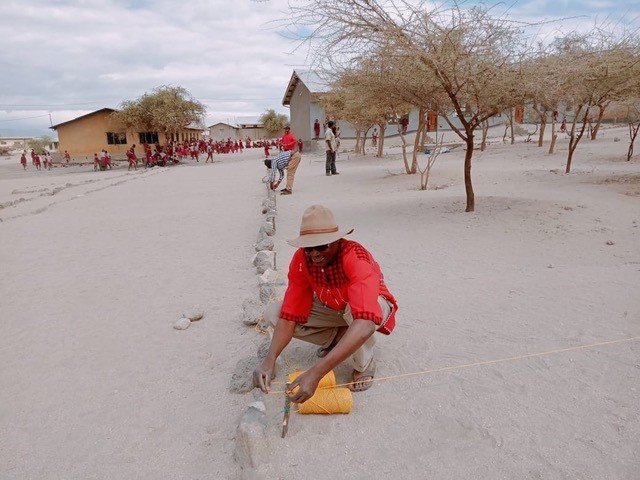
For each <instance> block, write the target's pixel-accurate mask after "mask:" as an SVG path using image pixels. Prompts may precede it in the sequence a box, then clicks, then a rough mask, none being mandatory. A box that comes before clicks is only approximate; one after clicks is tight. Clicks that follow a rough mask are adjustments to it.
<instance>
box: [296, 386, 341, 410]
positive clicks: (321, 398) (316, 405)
mask: <svg viewBox="0 0 640 480" xmlns="http://www.w3.org/2000/svg"><path fill="white" fill-rule="evenodd" d="M352 406H353V397H352V396H351V390H349V389H348V388H345V387H338V388H326V389H324V390H321V389H318V390H316V393H315V394H314V395H313V397H311V398H310V399H309V400H307V401H306V402H304V403H301V404H300V405H299V406H298V413H302V414H309V413H321V414H328V415H331V414H333V413H349V412H351V407H352Z"/></svg>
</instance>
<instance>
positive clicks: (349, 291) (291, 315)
mask: <svg viewBox="0 0 640 480" xmlns="http://www.w3.org/2000/svg"><path fill="white" fill-rule="evenodd" d="M314 294H315V295H316V296H317V297H318V299H319V300H320V302H322V303H323V304H324V305H326V306H327V307H329V308H332V309H333V310H337V311H343V310H344V309H345V308H346V306H347V305H349V306H350V307H351V314H352V316H353V318H354V320H355V319H364V320H371V321H372V322H374V323H375V324H376V325H378V326H379V328H378V331H379V332H381V333H384V334H386V335H388V334H390V333H391V331H392V330H393V328H394V327H395V323H396V320H395V313H396V311H397V310H398V304H397V303H396V299H395V298H394V297H393V295H392V294H391V292H389V290H388V289H387V286H386V285H385V283H384V280H383V277H382V272H381V271H380V266H379V265H378V263H377V262H376V261H375V260H374V259H373V257H372V255H371V253H369V251H367V250H366V249H365V248H364V247H363V246H362V245H360V244H359V243H357V242H353V241H350V240H344V239H342V240H340V249H339V251H338V255H337V258H336V259H335V260H334V261H333V263H332V264H331V265H327V266H326V267H324V268H321V267H318V266H316V265H314V264H313V262H312V261H311V259H310V258H308V256H307V255H306V254H305V253H304V251H303V249H301V248H300V249H298V250H297V251H296V253H295V254H294V255H293V258H292V259H291V264H290V265H289V286H288V287H287V291H286V292H285V294H284V300H283V302H282V309H281V311H280V318H283V319H285V320H289V321H292V322H296V323H306V322H307V318H308V316H309V312H310V311H311V305H312V303H313V296H314ZM380 295H382V296H383V297H384V298H385V299H387V300H388V301H389V303H390V304H391V305H392V306H393V308H392V311H391V314H390V315H389V318H387V320H386V321H385V322H384V323H383V318H382V309H381V308H380V305H379V304H378V296H380Z"/></svg>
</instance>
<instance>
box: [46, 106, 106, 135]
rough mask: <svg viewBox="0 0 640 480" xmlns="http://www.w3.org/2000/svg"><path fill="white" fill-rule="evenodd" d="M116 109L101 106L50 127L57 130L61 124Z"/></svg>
mask: <svg viewBox="0 0 640 480" xmlns="http://www.w3.org/2000/svg"><path fill="white" fill-rule="evenodd" d="M115 111H116V110H114V109H113V108H106V107H105V108H101V109H99V110H94V111H93V112H89V113H85V114H84V115H80V116H79V117H76V118H72V119H71V120H67V121H66V122H60V123H56V124H55V125H52V126H50V127H49V128H50V129H51V130H56V129H57V128H58V127H59V126H60V125H66V124H67V123H71V122H75V121H76V120H81V119H83V118H85V117H88V116H90V115H94V114H96V113H100V112H110V113H111V112H115Z"/></svg>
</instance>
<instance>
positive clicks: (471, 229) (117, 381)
mask: <svg viewBox="0 0 640 480" xmlns="http://www.w3.org/2000/svg"><path fill="white" fill-rule="evenodd" d="M501 133H502V132H500V135H501ZM616 135H617V136H619V137H621V138H622V141H621V142H617V143H616V142H614V141H613V138H614V136H616ZM397 143H398V141H397V139H392V140H391V141H389V142H388V147H389V148H388V150H389V155H388V156H387V157H385V158H384V159H382V160H380V159H375V158H373V157H371V156H369V157H361V156H354V155H353V154H350V155H348V154H346V153H343V154H340V156H339V159H338V168H339V170H340V172H341V175H340V176H336V177H325V175H324V165H323V160H322V157H321V155H319V154H308V155H305V156H304V157H303V160H302V164H301V166H300V168H299V170H298V172H299V173H298V176H297V178H296V184H295V188H294V195H292V196H289V197H279V198H278V213H279V214H278V231H277V234H276V249H277V251H278V258H279V268H280V270H281V272H284V271H285V269H286V265H287V263H288V259H289V258H290V256H291V254H292V253H293V249H292V248H291V247H289V246H287V244H286V243H285V242H284V240H285V239H286V238H289V237H291V236H295V233H296V231H297V228H298V224H299V218H300V215H301V213H302V211H303V210H304V208H306V207H307V206H308V205H310V204H312V203H323V204H325V205H327V206H328V207H330V208H332V209H333V210H334V211H335V213H336V216H337V217H338V221H339V222H340V223H341V224H344V225H346V224H350V225H353V226H355V227H356V231H355V233H354V235H353V238H354V239H356V240H358V241H360V242H362V243H363V244H364V245H365V246H367V247H368V248H369V249H370V250H371V251H372V252H373V254H374V256H375V257H376V258H377V260H378V261H379V263H380V264H381V266H382V268H383V271H384V273H385V277H386V280H387V283H388V285H389V288H390V289H391V290H392V292H393V293H394V294H395V295H396V296H397V298H398V302H399V304H400V308H401V310H400V312H399V316H398V326H397V328H396V330H395V331H394V333H393V334H392V335H391V336H389V337H382V336H379V337H378V339H379V342H378V347H377V348H378V350H377V356H376V358H377V362H378V375H379V376H387V375H396V374H401V373H405V372H412V371H419V370H425V369H430V368H437V367H443V366H447V365H460V364H467V363H471V362H477V361H485V360H493V359H499V358H503V357H511V356H514V355H520V354H527V353H535V352H542V351H547V350H553V349H559V348H564V347H571V346H577V345H582V344H589V343H594V342H600V341H606V340H613V339H620V338H626V337H633V336H638V335H640V294H639V293H638V286H639V285H640V196H639V194H640V168H639V167H638V162H639V161H638V160H637V158H636V159H634V160H633V161H632V162H629V163H628V162H625V161H624V160H623V157H624V151H625V150H626V143H625V130H624V129H615V130H614V129H609V130H605V131H604V132H603V135H602V137H601V138H599V139H598V140H597V141H596V142H589V141H588V140H584V141H583V143H582V144H581V145H580V146H579V147H578V151H577V153H576V158H575V159H574V173H572V174H571V175H568V176H567V175H564V174H563V173H561V172H563V165H564V156H565V153H566V142H565V141H564V140H562V141H561V143H560V145H559V148H558V152H557V153H556V154H554V155H553V156H548V155H546V153H545V152H544V151H543V149H538V148H536V147H535V146H534V145H530V144H526V145H525V144H522V143H519V144H518V145H515V146H511V145H501V142H500V143H498V144H496V145H492V146H490V147H489V149H488V150H487V151H486V152H484V153H480V152H478V154H477V157H476V161H475V164H474V167H473V168H474V170H473V172H474V173H473V174H474V180H475V189H476V195H477V197H476V210H477V211H476V213H470V214H465V213H463V209H464V197H463V193H464V186H463V183H462V157H463V152H462V151H461V150H460V149H457V150H454V151H453V152H451V153H448V154H445V155H442V156H441V157H440V158H439V159H438V162H437V163H436V166H435V167H434V171H433V174H432V180H431V184H430V186H431V187H438V189H430V190H428V191H426V192H424V191H419V190H418V188H417V187H418V178H416V176H406V175H401V174H400V173H401V172H402V160H401V158H400V157H399V149H398V148H397V146H394V145H397ZM347 146H348V144H347ZM347 157H348V158H347ZM223 158H224V160H223V161H222V162H221V163H216V164H214V165H202V164H201V165H188V166H181V167H176V168H169V169H154V170H152V171H144V170H142V171H138V172H137V173H126V171H123V170H114V171H112V172H100V173H94V172H92V171H91V172H86V170H87V167H84V168H79V167H78V168H74V169H54V171H53V172H33V171H30V172H27V173H26V174H25V173H24V172H22V171H21V167H20V165H19V164H18V161H17V158H12V159H9V160H2V164H0V203H3V204H5V205H8V202H12V201H15V200H18V199H19V198H25V201H22V202H21V203H18V204H16V205H14V206H7V207H6V208H4V209H1V210H0V218H1V219H2V220H3V221H2V222H1V223H0V232H1V237H0V238H2V243H3V247H2V249H1V250H0V252H1V253H0V264H1V265H2V273H3V274H2V276H1V278H2V280H1V282H2V283H1V284H0V285H1V291H2V298H3V300H2V302H1V305H0V315H1V317H2V332H3V335H2V339H3V340H2V344H1V345H0V362H1V364H2V370H1V373H0V385H1V386H2V388H1V389H0V478H2V479H30V478H33V479H36V478H37V479H57V478H64V479H67V478H83V479H93V478H96V479H102V478H141V479H165V478H166V479H196V478H197V479H218V478H224V479H226V478H237V477H238V475H239V471H238V468H237V466H236V465H235V463H234V461H233V458H232V451H233V445H234V444H233V437H234V433H235V432H234V428H235V425H236V424H237V420H238V418H239V416H240V414H241V413H242V411H243V409H244V407H245V406H246V405H247V404H248V403H249V402H250V401H251V400H252V398H253V396H252V394H246V395H234V394H230V393H228V391H227V384H228V381H229V378H230V376H231V373H232V372H233V368H234V366H235V363H236V362H237V361H238V360H239V359H240V358H242V357H245V356H247V355H250V354H252V352H254V351H255V348H256V346H257V345H258V343H259V342H260V341H261V340H262V337H261V336H260V334H258V333H257V332H255V331H254V330H252V329H250V328H248V327H244V326H243V325H242V324H241V322H240V321H239V317H240V313H241V309H240V305H241V303H242V301H243V300H244V299H246V298H255V297H256V296H257V289H256V284H257V278H256V276H255V273H254V271H253V268H252V267H251V265H250V259H251V256H252V253H253V248H252V244H253V242H254V241H255V237H256V233H257V228H258V225H259V222H260V221H261V214H260V211H259V205H260V202H261V200H262V199H263V198H264V190H263V187H262V185H261V184H260V182H259V180H260V177H261V176H262V175H263V173H264V167H263V166H262V164H261V163H260V162H259V161H258V160H257V159H258V158H259V152H258V151H257V149H256V151H251V152H245V154H244V155H243V156H242V157H240V156H236V157H223ZM83 169H84V170H85V172H81V171H79V170H83ZM88 181H90V182H88ZM85 182H86V183H85ZM55 187H65V188H63V189H61V190H59V191H57V192H56V193H55V194H54V195H51V194H50V193H51V192H52V191H53V188H55ZM45 188H46V189H49V190H46V191H39V190H41V189H45ZM14 191H17V192H19V193H12V192H14ZM30 191H33V192H32V193H28V192H30ZM41 194H44V195H42V196H41ZM608 243H609V244H608ZM194 305H200V306H202V308H203V309H204V310H205V313H206V316H205V318H204V319H203V320H202V321H200V322H198V323H195V324H193V325H192V326H191V327H190V328H189V329H188V330H185V331H176V330H173V329H172V328H171V325H172V323H173V321H175V320H176V319H177V318H178V317H179V316H180V314H181V313H183V311H185V310H188V309H189V308H191V307H193V306H194ZM313 351H314V348H313V346H309V345H305V344H303V343H300V342H297V341H294V343H292V345H291V346H290V347H289V348H288V349H287V350H286V359H287V363H289V365H290V366H291V367H301V368H304V367H307V366H308V365H310V362H311V361H313ZM338 374H339V380H340V379H342V380H347V379H348V378H347V375H348V371H347V370H345V369H343V368H341V369H339V370H338ZM280 378H282V376H280ZM281 400H282V398H281V397H280V396H276V395H270V396H267V397H266V403H267V406H268V413H269V420H270V429H269V447H268V448H269V449H270V452H271V454H272V457H271V462H270V463H269V464H268V465H265V466H264V472H265V473H266V474H267V478H277V479H290V478H301V479H316V478H317V479H324V478H349V479H365V478H381V479H382V478H403V479H405V478H406V479H416V478H434V479H480V478H481V479H497V478H505V479H515V478H523V479H524V478H526V479H529V478H531V479H536V478H541V479H542V478H544V479H547V478H553V479H555V478H571V479H574V478H576V479H637V478H640V473H639V472H640V455H639V452H640V418H639V409H638V405H640V342H631V343H625V344H618V345H610V346H604V347H598V348H593V349H585V350H579V351H572V352H567V353H559V354H554V355H550V356H545V357H538V358H529V359H524V360H518V361H512V362H506V363H501V364H496V365H489V366H482V367H477V368H469V369H464V370H459V371H454V372H448V373H438V374H432V375H425V376H419V377H409V378H404V379H399V380H395V381H387V382H380V383H379V384H377V385H375V386H374V387H373V388H372V389H371V390H369V391H368V392H366V393H360V394H357V395H356V396H355V405H354V409H353V411H352V413H351V414H349V415H344V416H330V417H328V416H315V417H313V416H301V415H297V414H292V420H291V425H290V429H289V435H288V436H287V438H286V439H284V440H283V439H280V438H279V436H278V432H277V424H278V423H279V421H280V418H281V414H280V413H279V410H280V409H281V407H282V404H281Z"/></svg>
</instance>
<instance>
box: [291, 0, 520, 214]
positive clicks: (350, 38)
mask: <svg viewBox="0 0 640 480" xmlns="http://www.w3.org/2000/svg"><path fill="white" fill-rule="evenodd" d="M292 18H293V19H294V23H295V25H294V26H295V27H300V26H301V25H300V24H304V25H305V26H308V25H313V26H314V28H315V30H314V33H313V35H315V36H316V37H318V38H322V47H321V48H320V49H319V50H318V54H319V55H320V56H321V57H322V54H323V52H331V56H332V57H333V58H336V57H337V58H342V57H346V58H351V59H352V58H355V57H361V56H363V55H365V54H367V53H370V52H373V51H375V50H376V49H380V48H388V49H390V50H391V51H393V52H395V53H396V54H398V55H399V56H401V57H403V58H406V59H409V60H410V61H411V62H412V63H413V64H417V65H419V66H420V68H422V69H424V71H425V72H427V73H428V74H429V76H431V77H432V78H434V80H435V82H436V85H437V87H438V89H437V92H434V96H435V97H436V99H437V101H436V104H437V105H438V106H439V110H440V114H441V115H442V117H443V118H444V119H445V121H446V122H447V123H448V125H449V126H450V127H451V129H452V130H453V131H454V132H455V133H456V134H457V135H458V136H460V138H461V139H462V140H463V141H464V142H465V144H466V152H465V160H464V181H465V191H466V200H467V201H466V209H465V210H466V211H467V212H472V211H473V210H474V208H475V198H474V192H473V186H472V181H471V159H472V158H473V151H474V135H475V131H476V129H477V128H478V127H479V126H480V125H481V124H482V122H484V121H486V120H487V119H489V118H491V117H493V116H495V115H497V114H499V113H500V112H502V111H504V110H506V109H507V108H510V107H512V106H514V98H518V97H519V94H518V92H519V69H518V65H517V62H518V60H519V59H520V58H521V56H520V52H519V51H518V47H519V45H520V37H519V35H520V33H521V32H520V30H519V29H518V28H516V27H515V26H514V25H513V24H512V23H510V22H509V21H508V20H506V19H504V18H494V17H492V16H491V14H490V12H489V11H488V10H487V9H486V8H484V7H475V8H472V9H469V10H463V9H461V8H459V7H457V6H454V7H453V8H449V9H442V10H441V9H437V8H434V9H428V10H425V8H424V5H423V4H422V3H420V4H419V5H418V6H415V5H411V4H409V3H408V2H401V3H394V2H391V1H385V0H342V1H335V0H309V1H308V2H306V3H305V4H304V5H302V6H295V7H292ZM325 58H326V57H325Z"/></svg>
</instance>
